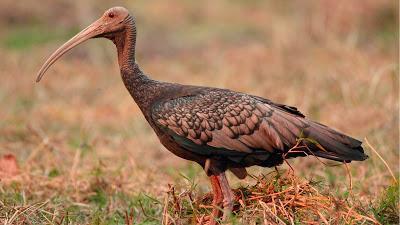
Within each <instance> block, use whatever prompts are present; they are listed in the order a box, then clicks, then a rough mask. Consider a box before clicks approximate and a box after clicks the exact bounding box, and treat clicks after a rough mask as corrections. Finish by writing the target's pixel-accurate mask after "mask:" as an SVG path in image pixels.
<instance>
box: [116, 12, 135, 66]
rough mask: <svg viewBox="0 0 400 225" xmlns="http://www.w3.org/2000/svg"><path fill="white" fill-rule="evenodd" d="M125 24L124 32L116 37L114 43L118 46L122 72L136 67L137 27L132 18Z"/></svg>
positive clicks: (129, 17) (128, 18)
mask: <svg viewBox="0 0 400 225" xmlns="http://www.w3.org/2000/svg"><path fill="white" fill-rule="evenodd" d="M124 22H125V23H126V27H125V29H124V31H123V32H121V33H119V34H118V35H116V36H115V38H114V40H113V42H114V44H115V45H116V46H117V51H118V63H119V67H120V68H121V70H122V69H124V70H131V69H132V66H133V65H135V45H136V25H135V20H134V19H133V17H131V16H128V17H127V18H126V19H125V21H124Z"/></svg>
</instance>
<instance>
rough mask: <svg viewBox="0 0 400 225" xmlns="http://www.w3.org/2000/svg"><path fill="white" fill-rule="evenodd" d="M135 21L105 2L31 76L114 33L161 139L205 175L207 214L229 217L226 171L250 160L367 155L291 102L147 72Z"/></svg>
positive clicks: (240, 173)
mask: <svg viewBox="0 0 400 225" xmlns="http://www.w3.org/2000/svg"><path fill="white" fill-rule="evenodd" d="M135 21H136V19H135V17H134V16H133V15H131V14H130V13H129V11H128V10H127V9H126V8H124V7H113V8H110V9H108V10H106V11H105V13H104V14H103V15H102V16H101V17H100V18H99V19H98V20H96V21H95V22H93V23H92V24H91V25H89V26H88V27H87V28H85V29H84V30H82V31H81V32H79V33H78V34H77V35H75V36H74V37H72V38H71V39H70V40H69V41H67V42H66V43H65V44H63V45H62V46H61V47H59V48H58V49H57V50H56V51H55V52H54V53H53V54H52V55H50V56H49V58H48V59H47V60H46V61H45V63H44V64H43V65H42V67H41V68H40V70H39V72H38V74H37V79H36V81H37V82H39V81H40V80H41V78H42V77H43V75H44V74H45V72H46V71H47V70H48V69H49V67H50V66H51V65H52V64H54V62H56V61H57V60H58V59H59V58H60V57H61V56H62V55H64V54H65V53H66V52H68V51H69V50H71V49H72V48H74V47H75V46H77V45H79V44H81V43H83V42H85V41H87V40H89V39H92V38H106V39H109V40H111V41H112V42H113V43H114V44H115V46H116V49H117V54H118V64H119V67H120V74H121V77H122V81H123V83H124V85H125V87H126V89H127V90H128V92H129V93H130V95H131V96H132V98H133V100H134V101H135V102H136V104H137V105H138V106H139V108H140V110H141V112H142V113H143V115H144V118H145V119H146V120H147V122H148V123H149V125H150V126H151V127H152V129H153V130H154V132H155V133H156V135H157V136H158V138H159V140H160V142H161V144H162V145H164V146H165V148H166V149H168V150H169V151H170V152H172V153H173V154H175V155H176V156H178V157H180V158H183V159H186V160H189V161H193V162H196V163H198V164H199V165H200V166H201V167H202V168H203V169H204V171H205V173H206V175H207V176H208V177H209V179H210V183H211V188H212V192H213V202H212V204H213V206H214V207H213V210H212V212H211V215H210V216H212V218H214V219H217V218H221V217H222V219H226V218H227V217H228V216H229V215H230V214H231V213H232V210H233V201H234V193H233V191H232V190H231V188H230V186H229V183H228V180H227V177H226V171H231V172H232V173H233V174H234V175H235V176H236V177H238V178H239V179H244V178H245V177H246V176H247V175H248V174H247V170H246V168H247V167H250V166H261V167H275V166H278V165H280V164H282V163H283V162H284V160H286V159H289V158H295V157H304V156H315V157H320V158H325V159H329V160H333V161H338V162H343V163H349V162H351V161H363V160H365V159H367V158H368V155H366V154H365V153H364V149H363V147H362V142H361V141H359V140H357V139H355V138H352V137H350V136H348V135H346V134H343V133H341V132H339V131H336V130H334V129H332V128H330V127H328V126H326V125H323V124H321V123H318V122H315V121H313V120H310V119H308V118H307V117H306V116H305V115H303V114H302V113H301V112H300V111H299V110H298V109H297V108H296V107H293V106H288V105H284V104H279V103H275V102H273V101H271V100H269V99H266V98H263V97H259V96H255V95H251V94H246V93H241V92H236V91H233V90H228V89H222V88H213V87H202V86H193V85H182V84H177V83H169V82H162V81H157V80H153V79H151V78H150V77H149V76H148V75H147V74H145V73H144V72H142V70H141V69H140V67H139V65H138V64H137V62H136V59H135V48H136V36H137V32H136V22H135ZM211 224H213V223H211Z"/></svg>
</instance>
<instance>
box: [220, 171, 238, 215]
mask: <svg viewBox="0 0 400 225" xmlns="http://www.w3.org/2000/svg"><path fill="white" fill-rule="evenodd" d="M217 178H218V181H219V185H220V187H221V190H222V194H223V197H224V199H223V203H224V215H223V217H222V219H223V220H224V221H225V220H226V219H227V218H228V217H229V216H230V214H231V213H232V210H233V198H234V194H233V192H232V190H231V188H230V187H229V183H228V180H227V179H226V176H225V173H220V174H218V175H217Z"/></svg>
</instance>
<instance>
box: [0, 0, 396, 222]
mask: <svg viewBox="0 0 400 225" xmlns="http://www.w3.org/2000/svg"><path fill="white" fill-rule="evenodd" d="M111 4H112V5H118V4H120V5H124V6H126V7H127V8H129V9H130V10H131V11H132V12H134V14H135V15H136V17H137V20H138V33H139V36H138V47H137V48H138V49H137V53H138V57H137V58H138V61H139V63H140V65H141V67H142V68H143V69H144V71H145V72H146V73H148V74H149V75H151V77H153V78H155V79H159V80H166V81H172V82H178V83H186V84H195V85H206V86H217V87H224V88H229V89H233V90H237V91H243V92H248V93H251V94H255V95H260V96H264V97H267V98H269V99H271V100H274V101H276V102H280V103H285V104H289V105H294V106H297V107H298V108H299V109H300V110H301V111H302V112H303V113H304V114H306V115H308V116H309V117H310V118H312V119H314V120H318V121H320V122H322V123H325V124H327V125H329V126H332V127H335V128H337V129H339V130H342V131H344V132H345V133H348V134H350V135H352V136H355V137H358V138H359V139H361V140H362V139H363V138H364V137H367V138H368V140H369V142H370V144H371V146H373V147H374V148H375V149H376V150H377V151H378V152H379V153H380V154H381V155H382V157H383V158H384V159H385V160H386V162H387V165H388V166H389V167H390V168H391V169H392V170H393V173H394V176H396V177H398V176H399V151H398V150H399V140H398V139H399V131H398V124H399V76H398V71H399V65H398V30H397V28H398V21H397V18H398V12H397V8H398V3H397V2H396V1H391V0H383V1H375V0H368V1H363V3H362V4H360V3H359V2H357V1H345V0H340V1H337V0H336V1H333V0H326V1H316V0H314V1H313V0H310V1H279V3H276V2H274V1H267V2H264V1H254V2H252V3H245V2H242V1H233V2H231V1H199V2H197V1H178V0H173V1H168V2H166V1H165V2H164V1H162V2H158V3H157V4H156V3H152V2H150V1H135V2H132V3H131V2H130V3H126V2H122V1H121V2H112V3H110V2H105V1H85V3H84V4H83V3H78V2H75V1H66V0H57V1H47V0H46V1H43V2H42V3H41V4H36V3H34V2H29V3H28V2H26V3H25V2H24V3H18V2H17V1H9V0H6V1H2V2H1V3H0V11H1V12H0V18H1V20H0V77H1V82H0V155H4V154H13V155H14V156H15V157H16V159H17V162H18V164H19V169H18V173H17V174H16V175H13V176H11V177H7V178H3V179H2V180H1V182H0V207H2V208H1V209H0V212H1V213H3V214H0V220H2V221H1V222H4V221H5V218H7V219H8V220H9V219H10V218H11V217H12V216H13V215H16V216H15V217H14V218H18V220H14V221H20V222H21V221H23V220H24V218H28V219H29V218H31V220H30V221H29V223H31V224H42V223H48V224H57V223H59V222H60V221H61V220H62V218H64V219H63V220H62V221H63V222H62V223H63V224H68V222H66V221H69V220H70V223H93V224H96V223H100V224H101V223H103V224H106V223H111V222H110V221H114V222H113V223H123V222H124V221H125V211H126V210H128V212H130V210H133V212H134V213H133V214H134V217H135V222H137V223H139V222H141V223H142V224H146V223H147V224H152V223H153V224H158V223H160V222H161V221H162V212H163V206H165V204H164V203H163V202H164V199H165V196H167V194H166V193H168V191H169V190H170V189H169V186H168V184H174V185H175V188H176V190H179V192H178V191H177V192H176V193H181V190H186V191H189V192H191V191H192V190H191V189H190V188H188V184H187V182H188V181H186V179H183V178H182V177H181V176H180V175H179V174H183V175H185V176H186V177H189V178H190V179H189V180H190V182H193V183H195V184H197V186H196V189H195V192H193V194H197V195H196V196H203V195H204V194H205V193H207V192H208V190H209V187H208V183H207V179H206V177H205V176H204V174H203V172H202V171H201V170H200V169H199V168H198V167H196V166H195V165H192V164H191V163H189V162H185V161H183V160H181V159H178V158H177V157H175V156H173V155H172V154H170V153H169V152H168V151H166V150H165V149H164V148H163V147H162V146H161V145H160V144H159V142H158V140H157V139H156V137H155V135H154V134H153V133H152V131H151V129H150V128H149V126H148V125H147V124H146V122H145V120H144V119H143V117H142V115H141V113H140V110H139V109H138V108H137V106H136V105H135V104H134V103H133V101H132V99H131V97H130V96H129V95H128V92H127V91H126V90H125V88H124V86H123V84H122V82H121V79H120V77H119V75H118V73H119V70H118V65H117V62H116V59H115V57H116V56H115V49H114V46H112V44H111V43H108V42H107V41H105V40H101V41H100V40H93V41H92V42H91V43H88V44H85V45H82V46H81V47H80V48H77V49H75V50H74V51H72V52H71V53H70V54H69V55H66V56H65V57H63V59H62V60H61V61H59V62H58V63H57V64H56V65H55V66H54V67H53V68H52V69H51V70H50V71H49V72H48V74H47V76H46V77H45V79H44V80H43V82H41V83H40V84H38V85H37V84H35V83H34V79H35V73H36V71H37V70H38V68H39V67H40V64H41V63H42V62H43V59H44V58H45V57H46V56H47V55H49V53H50V52H51V51H52V50H54V49H55V48H56V47H57V46H58V45H59V44H61V43H62V42H63V41H65V40H66V39H68V38H69V37H70V36H71V35H72V34H73V33H74V32H76V31H78V30H79V29H81V28H82V27H84V26H86V25H87V24H89V23H90V22H92V21H93V20H94V19H95V18H97V17H98V16H99V15H100V14H101V13H102V12H103V11H104V9H105V8H107V7H109V6H111ZM44 6H46V7H44ZM11 9H12V10H11ZM52 34H54V35H52ZM365 149H366V151H367V153H368V154H369V155H370V159H369V160H367V161H365V162H356V163H352V164H350V168H349V171H350V173H351V175H352V183H353V191H352V192H353V195H354V196H357V197H354V198H353V197H350V194H348V190H349V187H348V179H347V176H346V170H345V169H344V168H342V167H326V166H324V165H322V164H321V163H319V161H318V160H316V159H314V158H313V157H309V158H308V159H306V158H302V159H295V160H291V161H290V163H291V165H292V166H293V168H294V170H295V171H296V177H286V178H285V177H281V178H279V179H281V180H282V182H288V183H286V184H287V186H288V187H287V188H288V189H286V188H285V189H282V191H283V190H292V189H290V187H291V186H292V187H294V186H293V185H292V183H291V182H292V181H293V182H298V184H299V185H300V184H302V185H303V186H301V187H302V188H303V189H304V190H305V192H304V193H308V194H310V195H311V197H316V198H321V202H322V200H323V199H326V204H327V205H329V206H328V208H329V207H330V206H334V202H335V201H336V200H337V202H339V203H340V202H342V203H343V201H344V203H343V204H344V205H341V204H339V206H340V207H339V209H338V210H339V211H342V212H348V210H350V209H352V211H351V212H350V213H349V217H348V218H346V217H345V218H336V217H334V216H332V215H336V214H332V213H329V212H332V211H329V210H328V209H327V211H326V214H324V213H323V214H322V216H323V217H325V219H326V220H328V222H329V221H330V220H329V219H330V217H328V216H332V217H333V218H331V219H332V221H344V220H345V219H350V218H353V219H357V218H360V217H352V216H351V215H353V213H354V215H355V214H356V213H358V214H362V215H363V216H366V217H369V218H371V219H373V220H376V219H377V217H379V215H382V214H388V213H384V212H390V210H392V209H393V207H389V208H388V207H387V208H382V210H380V211H379V210H378V209H379V207H380V205H382V204H383V203H385V201H384V200H382V199H383V198H386V197H387V196H389V194H387V193H385V192H386V190H388V189H390V188H389V187H390V186H391V185H392V177H391V175H390V172H389V170H388V169H387V168H386V166H385V164H384V163H382V161H381V160H380V159H379V157H377V156H376V155H375V154H374V153H373V152H371V151H370V148H369V147H368V146H365ZM283 168H284V169H287V168H288V167H287V166H285V165H284V166H283ZM268 171H269V170H266V169H261V168H251V173H252V174H254V176H255V177H260V176H261V175H260V174H265V173H266V172H268ZM271 179H272V180H274V179H275V178H271ZM230 180H231V183H232V186H234V187H237V186H238V184H240V185H244V186H248V188H247V190H248V191H249V192H248V194H249V195H248V196H251V195H252V194H251V193H252V191H254V190H258V189H260V188H264V187H265V188H268V187H269V186H268V185H269V184H263V185H264V186H260V185H257V184H256V183H257V181H260V182H261V183H262V182H265V181H267V180H268V181H269V180H270V178H268V179H264V178H263V179H261V178H259V179H258V180H254V179H250V178H249V179H246V180H245V181H240V182H238V181H237V180H236V179H235V178H233V177H232V178H231V179H230ZM309 180H316V181H321V182H322V183H323V184H324V186H323V188H321V189H319V188H318V187H316V186H314V183H313V182H310V181H309ZM190 182H189V183H190ZM190 186H191V185H189V187H190ZM257 188H258V189H257ZM277 188H278V187H277ZM309 188H311V189H309ZM312 188H316V189H317V190H318V192H316V191H315V190H313V189H312ZM264 191H266V192H265V196H263V198H264V197H265V198H264V199H262V202H264V203H265V205H266V206H267V207H268V208H269V209H271V210H276V211H272V212H274V213H276V214H278V213H281V214H282V213H283V214H285V213H284V212H285V211H283V209H282V211H279V207H278V206H279V205H280V203H279V205H278V203H275V202H276V201H278V200H279V199H280V200H281V201H282V203H284V201H285V200H288V199H290V195H288V197H285V196H284V195H282V196H280V198H276V199H275V201H271V199H270V198H269V197H268V196H269V195H270V194H272V193H275V192H271V190H269V189H268V190H267V189H266V190H264ZM268 191H269V192H268ZM256 192H257V191H256ZM143 193H145V194H146V195H149V196H152V198H156V200H157V201H159V202H160V203H156V201H153V200H151V199H149V198H147V197H145V196H144V195H143ZM260 193H262V192H260ZM292 194H293V193H292ZM385 196H386V197H385ZM170 197H171V195H170ZM349 198H350V200H348V199H349ZM354 199H355V201H353V200H354ZM387 199H389V197H387ZM139 202H140V203H139ZM44 203H45V204H44ZM243 203H249V202H246V201H245V200H243ZM252 203H254V204H246V206H245V207H244V208H241V209H242V210H240V211H238V213H239V215H240V218H249V221H251V217H250V216H251V215H252V214H248V215H247V214H245V213H244V212H247V211H248V212H250V211H251V210H253V211H257V213H261V214H257V215H260V216H262V218H264V215H263V214H262V211H263V212H265V213H266V214H265V215H266V218H267V219H268V220H274V221H275V219H276V218H269V217H268V215H269V214H268V210H267V208H265V210H261V211H259V210H260V209H263V208H262V207H263V205H264V204H263V203H260V202H258V201H255V202H252ZM314 203H315V204H319V203H318V202H313V201H311V202H310V204H314ZM168 204H172V200H171V199H170V200H169V202H168V203H167V205H168ZM271 204H275V205H276V207H278V208H276V209H273V208H271V207H272V206H273V205H271ZM293 204H294V203H293ZM265 205H264V206H265ZM383 205H386V203H385V204H383ZM358 206H363V207H366V210H365V211H364V210H358V211H357V210H356V208H357V207H358ZM142 207H143V209H144V210H142ZM252 207H254V208H252ZM307 207H308V205H307ZM307 207H306V208H307ZM346 207H349V208H346ZM351 207H353V208H351ZM395 207H396V206H395ZM397 207H398V205H397ZM297 208H299V207H296V208H295V209H297ZM153 209H154V210H153ZM301 209H305V208H301V207H300V208H299V210H301ZM353 209H354V211H353ZM373 209H376V210H375V211H373ZM387 209H390V210H389V211H388V210H387ZM17 210H18V211H17ZM170 210H174V209H170ZM183 210H189V208H188V207H186V205H185V208H183ZM198 210H200V211H201V210H203V209H200V208H199V209H198ZM204 210H206V209H204ZM243 210H244V211H243ZM284 210H286V213H287V214H288V215H292V214H290V213H291V212H292V211H290V210H293V209H292V208H287V207H286V208H285V207H284ZM346 210H347V211H346ZM385 210H386V211H385ZM22 211H24V212H22ZM378 211H379V213H378ZM16 212H17V214H15V213H16ZM144 212H145V213H146V214H147V215H145V214H144ZM202 212H204V211H202ZM311 212H312V211H311ZM374 212H376V213H375V214H374V215H372V214H373V213H374ZM169 213H170V214H171V217H172V220H173V219H176V218H177V217H174V215H175V214H174V213H173V211H171V212H169ZM27 215H29V217H27ZM391 215H395V213H394V214H391ZM246 216H247V217H246ZM397 216H398V214H397ZM150 217H156V218H155V219H149V218H150ZM292 217H293V216H292ZM32 218H33V219H32ZM198 218H200V217H198ZM240 218H239V219H240ZM288 218H289V217H288ZM315 218H316V219H317V220H318V218H319V219H320V218H321V216H319V215H316V217H315ZM28 219H26V221H28ZM293 219H294V217H293ZM364 219H365V218H364ZM364 219H362V220H364ZM392 219H393V218H392ZM394 219H396V218H394ZM362 220H361V222H359V223H362ZM365 220H366V219H365ZM115 221H117V222H115ZM288 221H289V223H290V220H288ZM353 221H354V220H353ZM366 221H367V222H368V221H370V220H366ZM392 221H393V220H392ZM370 222H371V221H370ZM249 223H250V224H252V223H254V221H251V222H249ZM261 223H262V222H261ZM339 223H341V222H339ZM356 223H358V222H356ZM371 223H372V222H371Z"/></svg>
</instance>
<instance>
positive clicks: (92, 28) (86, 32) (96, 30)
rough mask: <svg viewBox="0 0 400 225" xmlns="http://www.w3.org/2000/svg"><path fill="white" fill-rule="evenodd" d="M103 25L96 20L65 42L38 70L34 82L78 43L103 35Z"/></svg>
mask: <svg viewBox="0 0 400 225" xmlns="http://www.w3.org/2000/svg"><path fill="white" fill-rule="evenodd" d="M103 27H104V26H103V24H102V22H101V20H97V21H95V22H94V23H92V24H91V25H89V26H88V27H86V28H85V29H83V30H82V31H81V32H79V33H78V34H77V35H75V36H74V37H72V38H71V39H70V40H69V41H67V42H65V43H64V44H63V45H62V46H61V47H60V48H58V49H57V50H56V51H55V52H54V53H53V54H52V55H51V56H50V57H49V58H48V59H47V60H46V62H45V63H44V64H43V66H42V68H40V70H39V72H38V74H37V78H36V82H39V81H40V80H41V79H42V77H43V75H44V73H45V72H46V71H47V70H48V69H49V68H50V66H51V65H53V63H54V62H56V61H57V59H59V58H60V57H61V56H62V55H64V54H65V53H66V52H68V51H69V50H70V49H72V48H73V47H75V46H77V45H79V44H80V43H82V42H84V41H86V40H88V39H90V38H93V37H96V36H98V35H100V34H102V33H103Z"/></svg>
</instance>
